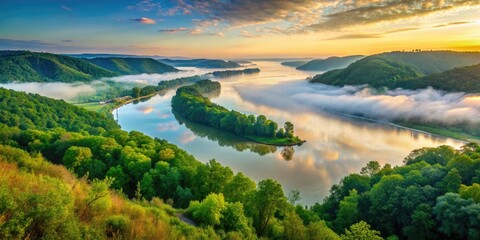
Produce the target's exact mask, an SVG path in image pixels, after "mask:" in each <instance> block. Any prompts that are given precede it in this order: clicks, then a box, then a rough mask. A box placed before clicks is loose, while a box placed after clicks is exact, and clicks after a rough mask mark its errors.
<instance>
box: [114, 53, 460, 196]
mask: <svg viewBox="0 0 480 240" xmlns="http://www.w3.org/2000/svg"><path fill="white" fill-rule="evenodd" d="M256 64H257V65H258V67H259V68H260V69H261V72H260V73H258V74H254V75H242V76H236V77H232V78H225V79H214V80H218V81H220V82H221V83H222V88H221V92H220V94H219V95H218V93H216V94H215V96H209V97H210V98H212V101H213V102H215V103H218V104H220V105H222V106H225V107H227V108H229V109H235V110H237V111H240V112H243V113H247V114H256V115H258V114H264V115H266V116H268V118H270V119H272V120H274V121H276V122H277V123H279V124H280V125H283V123H284V122H285V121H291V122H292V123H293V124H294V125H295V133H296V135H298V136H299V137H300V138H302V139H305V140H307V142H306V143H305V144H303V145H302V146H293V147H289V148H276V147H272V146H266V145H263V146H262V145H260V144H254V143H250V142H248V141H245V139H241V138H239V137H238V136H235V135H232V134H228V133H226V132H223V131H220V130H216V129H211V128H207V127H204V126H201V125H198V124H195V123H191V122H188V121H185V120H183V119H181V117H179V116H175V115H174V114H172V112H171V111H172V109H171V106H170V105H171V102H170V101H171V98H172V96H173V94H174V93H175V91H173V90H172V91H167V92H165V93H164V94H163V95H157V96H154V97H152V98H151V99H150V100H148V101H146V102H140V103H138V104H137V105H134V104H128V105H125V106H123V107H121V108H120V109H119V115H120V118H119V123H120V125H121V126H122V128H123V129H125V130H128V131H130V130H137V131H141V132H144V133H145V134H148V135H150V136H152V137H158V138H163V139H166V140H168V141H170V142H172V143H174V144H176V145H178V146H179V147H180V148H183V149H185V150H186V151H187V152H189V153H190V154H192V155H194V156H195V157H196V158H197V159H199V160H200V161H203V162H206V161H208V160H210V159H216V160H217V161H219V162H220V163H222V164H223V165H225V166H229V167H230V168H231V169H232V170H233V171H235V172H238V171H241V172H243V173H244V174H245V175H247V176H249V177H251V178H252V179H254V180H255V181H260V180H262V179H266V178H272V179H275V180H277V181H279V182H280V183H281V184H282V186H283V187H284V190H285V192H289V191H290V190H292V189H298V190H300V191H301V196H302V201H301V203H302V204H308V205H311V204H313V203H315V202H319V201H322V199H323V198H324V197H325V196H326V195H328V191H329V189H330V187H331V186H332V185H333V184H335V183H338V182H339V181H340V180H341V178H342V177H344V176H345V175H347V174H350V173H354V172H359V171H360V169H361V168H362V167H363V166H365V165H366V164H367V163H368V162H369V161H378V162H379V163H380V164H382V165H383V164H386V163H389V164H391V165H399V164H402V160H403V158H404V157H405V156H407V155H408V153H409V152H410V151H412V150H413V149H416V148H420V147H434V146H439V145H442V144H447V145H451V146H453V147H459V146H460V145H462V144H463V143H462V142H459V141H455V140H452V139H447V138H442V137H436V136H432V135H430V134H425V133H421V132H417V131H411V130H409V129H405V128H399V127H397V126H394V125H391V124H387V123H382V122H372V121H365V120H362V119H355V118H352V117H349V116H342V115H338V114H333V113H328V112H322V111H317V110H316V109H312V107H311V106H308V105H306V104H302V102H299V101H293V100H291V101H290V100H289V99H292V97H293V96H294V95H295V94H294V93H289V92H288V91H287V92H278V93H282V94H283V95H277V97H278V98H279V99H282V102H281V103H282V104H276V103H275V101H266V100H265V99H264V100H262V98H261V96H262V95H260V97H256V98H252V97H249V96H247V95H246V94H245V92H248V91H249V89H252V90H254V89H261V88H264V89H266V90H268V88H267V87H268V86H278V88H279V89H281V88H282V86H283V87H284V88H292V89H293V87H296V88H299V87H301V88H308V87H309V86H308V85H306V84H305V80H304V79H305V78H306V77H308V76H309V75H310V74H315V73H311V72H308V73H305V72H301V71H297V70H295V69H294V68H289V67H285V66H281V65H280V63H278V62H256ZM239 90H241V91H239ZM261 94H270V95H271V94H272V92H270V93H268V92H265V93H263V92H262V93H261ZM273 94H274V93H273ZM150 108H153V110H150ZM147 109H148V111H145V110H147ZM286 160H287V161H286Z"/></svg>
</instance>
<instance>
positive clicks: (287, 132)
mask: <svg viewBox="0 0 480 240" xmlns="http://www.w3.org/2000/svg"><path fill="white" fill-rule="evenodd" d="M220 88H221V84H220V83H219V82H214V81H211V80H201V81H197V82H196V83H195V84H193V85H190V86H184V87H181V88H178V89H177V92H176V95H175V96H174V97H173V98H172V109H173V110H174V111H176V112H177V113H178V114H180V115H182V116H183V117H185V118H186V119H188V120H190V121H193V122H197V123H202V124H205V125H207V126H209V127H213V128H218V129H221V130H224V131H226V132H230V133H234V134H236V135H238V136H242V137H245V138H248V139H250V140H252V141H255V142H258V143H263V144H268V145H275V146H294V145H301V144H302V143H304V142H305V141H304V140H301V139H300V138H299V137H297V136H295V134H294V126H293V124H292V123H291V122H286V123H285V125H284V128H278V124H277V123H276V122H274V121H272V120H269V119H267V118H266V117H265V116H264V115H259V116H257V117H255V116H254V115H247V114H242V113H240V112H237V111H234V110H228V109H226V108H224V107H222V106H220V105H218V104H215V103H212V102H211V101H210V99H209V98H208V97H205V96H203V95H202V93H208V92H210V91H214V90H218V89H220Z"/></svg>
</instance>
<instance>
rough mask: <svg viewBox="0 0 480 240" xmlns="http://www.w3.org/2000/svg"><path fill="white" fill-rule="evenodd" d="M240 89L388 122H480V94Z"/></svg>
mask: <svg viewBox="0 0 480 240" xmlns="http://www.w3.org/2000/svg"><path fill="white" fill-rule="evenodd" d="M237 91H238V92H239V93H240V94H241V95H242V97H244V98H245V99H246V100H251V101H256V102H259V103H263V104H265V105H270V106H274V107H278V108H288V109H292V111H294V109H299V108H307V109H310V110H312V111H331V112H337V113H342V114H350V115H357V116H363V117H367V118H372V119H377V120H385V121H402V120H421V121H424V122H438V123H444V124H458V123H480V95H479V96H475V95H466V94H464V93H445V92H442V91H437V90H434V89H422V90H416V91H412V90H402V89H397V90H391V91H386V92H384V93H378V92H376V91H375V90H373V89H370V88H367V87H355V86H345V87H341V88H340V87H332V86H327V85H323V84H308V83H303V82H302V83H288V84H286V85H279V86H265V87H259V88H257V89H252V88H248V87H237ZM279 96H284V97H282V98H279ZM279 99H283V100H279Z"/></svg>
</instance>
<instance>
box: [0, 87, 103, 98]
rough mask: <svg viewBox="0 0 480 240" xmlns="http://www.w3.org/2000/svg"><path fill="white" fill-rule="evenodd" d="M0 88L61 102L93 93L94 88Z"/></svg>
mask: <svg viewBox="0 0 480 240" xmlns="http://www.w3.org/2000/svg"><path fill="white" fill-rule="evenodd" d="M0 87H3V88H7V89H13V90H15V91H22V92H28V93H37V94H40V95H42V96H46V97H50V98H55V99H63V100H73V99H75V98H76V97H78V96H80V95H86V94H94V93H95V88H94V87H92V86H91V85H88V84H83V83H6V84H0Z"/></svg>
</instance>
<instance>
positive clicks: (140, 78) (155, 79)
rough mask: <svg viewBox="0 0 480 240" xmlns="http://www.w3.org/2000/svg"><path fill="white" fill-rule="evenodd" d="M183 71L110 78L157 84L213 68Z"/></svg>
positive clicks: (183, 68)
mask: <svg viewBox="0 0 480 240" xmlns="http://www.w3.org/2000/svg"><path fill="white" fill-rule="evenodd" d="M179 69H180V70H182V71H179V72H173V73H161V74H157V73H153V74H146V73H144V74H139V75H125V76H120V77H113V78H108V79H111V80H113V81H115V82H123V83H136V84H145V85H157V84H158V83H159V82H160V81H166V80H172V79H176V78H182V77H191V76H195V75H199V76H200V75H204V74H206V73H209V72H211V71H212V70H211V69H198V68H193V67H180V68H179Z"/></svg>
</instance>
